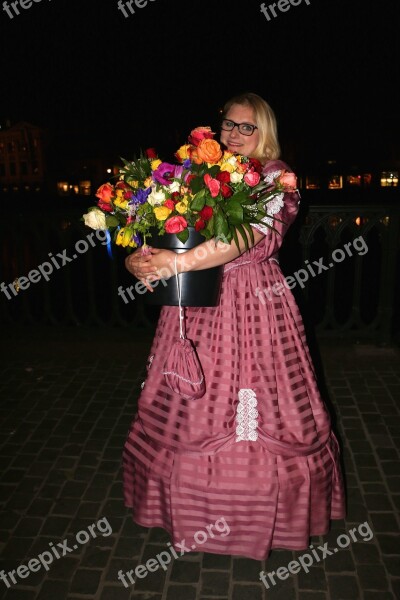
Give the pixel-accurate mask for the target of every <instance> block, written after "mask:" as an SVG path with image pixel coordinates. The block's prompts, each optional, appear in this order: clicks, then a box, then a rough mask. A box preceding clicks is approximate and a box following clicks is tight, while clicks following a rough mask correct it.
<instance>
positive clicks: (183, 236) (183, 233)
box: [176, 229, 189, 244]
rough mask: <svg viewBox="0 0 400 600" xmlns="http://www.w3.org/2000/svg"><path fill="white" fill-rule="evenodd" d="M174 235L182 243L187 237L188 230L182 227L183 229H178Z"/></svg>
mask: <svg viewBox="0 0 400 600" xmlns="http://www.w3.org/2000/svg"><path fill="white" fill-rule="evenodd" d="M176 237H177V238H178V240H179V241H180V242H182V244H184V243H185V242H186V241H187V240H188V238H189V230H188V229H184V230H183V231H180V232H179V233H177V234H176Z"/></svg>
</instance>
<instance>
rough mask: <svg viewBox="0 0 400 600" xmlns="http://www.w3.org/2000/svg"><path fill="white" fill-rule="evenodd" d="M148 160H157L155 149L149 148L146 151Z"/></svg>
mask: <svg viewBox="0 0 400 600" xmlns="http://www.w3.org/2000/svg"><path fill="white" fill-rule="evenodd" d="M146 156H147V158H157V152H156V149H155V148H147V150H146Z"/></svg>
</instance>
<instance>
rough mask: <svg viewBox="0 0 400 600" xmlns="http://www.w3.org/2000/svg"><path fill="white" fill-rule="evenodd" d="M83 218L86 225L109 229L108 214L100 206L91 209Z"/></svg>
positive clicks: (93, 227) (92, 227)
mask: <svg viewBox="0 0 400 600" xmlns="http://www.w3.org/2000/svg"><path fill="white" fill-rule="evenodd" d="M83 219H84V221H85V225H87V227H90V228H91V229H107V226H106V215H105V214H104V213H103V212H102V211H101V210H100V209H99V208H94V209H93V210H90V211H89V212H88V213H87V214H86V215H83Z"/></svg>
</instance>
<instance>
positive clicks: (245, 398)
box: [236, 388, 258, 442]
mask: <svg viewBox="0 0 400 600" xmlns="http://www.w3.org/2000/svg"><path fill="white" fill-rule="evenodd" d="M238 396H239V404H238V406H237V413H236V423H237V427H236V436H237V437H236V441H237V442H241V441H249V442H255V441H256V440H257V438H258V431H257V427H258V421H257V417H258V410H257V408H256V407H257V396H256V393H255V392H254V391H253V390H251V389H246V388H243V389H241V390H239V394H238Z"/></svg>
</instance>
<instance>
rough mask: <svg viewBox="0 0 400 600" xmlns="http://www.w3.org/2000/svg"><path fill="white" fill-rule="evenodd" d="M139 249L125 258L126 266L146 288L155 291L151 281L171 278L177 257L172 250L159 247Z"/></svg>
mask: <svg viewBox="0 0 400 600" xmlns="http://www.w3.org/2000/svg"><path fill="white" fill-rule="evenodd" d="M145 248H146V249H145V251H144V252H143V250H144V249H138V250H135V251H134V252H132V254H130V255H129V256H127V257H126V259H125V266H126V268H127V269H128V271H129V272H130V273H132V275H134V276H135V277H136V278H137V279H139V280H140V281H141V282H142V283H143V284H144V285H145V286H146V288H147V289H148V290H149V291H151V292H153V291H154V290H153V288H152V286H151V285H150V282H151V281H157V280H159V279H169V277H172V275H174V274H175V266H174V263H175V257H176V256H177V255H176V253H175V252H172V250H160V249H159V248H151V247H150V246H146V247H145Z"/></svg>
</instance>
